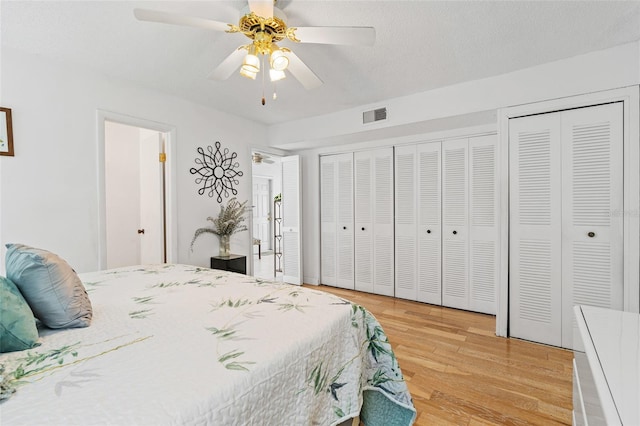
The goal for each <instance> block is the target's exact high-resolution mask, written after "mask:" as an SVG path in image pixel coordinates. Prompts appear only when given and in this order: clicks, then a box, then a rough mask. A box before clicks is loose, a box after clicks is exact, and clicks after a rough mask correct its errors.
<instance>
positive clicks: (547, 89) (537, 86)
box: [269, 42, 640, 149]
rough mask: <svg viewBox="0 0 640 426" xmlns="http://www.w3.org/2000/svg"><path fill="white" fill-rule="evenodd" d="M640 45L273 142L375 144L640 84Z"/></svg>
mask: <svg viewBox="0 0 640 426" xmlns="http://www.w3.org/2000/svg"><path fill="white" fill-rule="evenodd" d="M639 44H640V43H639V42H634V43H628V44H624V45H620V46H616V47H613V48H611V49H606V50H600V51H596V52H591V53H587V54H584V55H579V56H575V57H573V58H568V59H564V60H560V61H555V62H550V63H548V64H544V65H540V66H537V67H531V68H526V69H523V70H519V71H514V72H511V73H507V74H502V75H499V76H495V77H489V78H485V79H482V80H475V81H470V82H465V83H461V84H456V85H453V86H448V87H443V88H440V89H436V90H430V91H427V92H421V93H415V94H413V95H409V96H404V97H400V98H394V99H389V100H385V101H381V102H378V103H375V104H370V105H363V106H361V107H357V108H352V109H348V110H343V111H338V112H335V113H332V114H328V115H323V116H318V117H312V118H307V119H302V120H296V121H290V122H285V123H280V124H276V125H273V126H271V127H270V128H269V142H270V145H271V146H274V147H278V148H281V149H307V148H313V147H314V146H320V145H339V144H343V143H354V142H361V141H367V140H375V139H380V138H381V137H391V136H393V134H402V131H403V127H404V126H407V125H411V126H416V124H417V123H425V122H429V121H431V120H435V119H441V118H444V117H452V116H461V115H464V114H470V115H469V118H470V119H473V113H478V112H482V111H490V110H496V109H498V108H502V107H506V106H512V105H519V104H524V103H530V102H537V101H542V100H546V99H554V98H559V97H566V96H573V95H579V94H583V93H588V92H594V91H600V90H606V89H611V88H617V87H624V86H629V85H633V84H638V81H639V77H638V76H639V75H640V45H639ZM383 106H384V107H387V113H388V119H387V120H386V121H384V122H378V123H372V124H367V125H363V124H362V112H363V111H367V110H370V109H374V108H378V107H383ZM471 124H481V123H478V122H474V123H470V125H471ZM389 130H390V131H389ZM359 135H363V136H362V137H361V136H359ZM380 135H384V136H380Z"/></svg>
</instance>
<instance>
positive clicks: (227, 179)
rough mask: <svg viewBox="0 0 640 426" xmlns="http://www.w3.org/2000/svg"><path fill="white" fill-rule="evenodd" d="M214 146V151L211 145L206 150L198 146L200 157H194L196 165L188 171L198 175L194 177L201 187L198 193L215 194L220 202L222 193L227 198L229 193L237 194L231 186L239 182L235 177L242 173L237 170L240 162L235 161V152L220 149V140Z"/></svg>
mask: <svg viewBox="0 0 640 426" xmlns="http://www.w3.org/2000/svg"><path fill="white" fill-rule="evenodd" d="M215 146H216V149H215V152H214V150H213V147H211V145H209V146H208V147H207V152H205V150H204V148H202V147H198V154H200V155H201V156H202V158H200V157H198V158H196V164H197V165H198V167H192V168H191V170H189V172H191V174H192V175H199V176H198V177H196V184H197V185H202V187H201V188H199V189H198V194H200V195H203V194H205V193H207V194H208V195H209V197H213V195H214V194H217V196H218V197H217V200H218V202H219V203H221V202H222V196H223V195H224V196H225V197H226V198H229V195H234V196H235V195H237V194H238V190H237V189H235V188H234V187H233V186H234V185H238V183H240V182H239V181H238V179H237V178H238V177H240V176H242V174H243V173H242V172H241V171H240V170H238V167H240V164H239V163H238V162H237V161H235V159H236V158H237V157H238V154H237V153H235V152H231V153H230V151H229V148H224V149H223V150H222V151H220V142H216V143H215Z"/></svg>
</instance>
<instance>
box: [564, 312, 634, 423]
mask: <svg viewBox="0 0 640 426" xmlns="http://www.w3.org/2000/svg"><path fill="white" fill-rule="evenodd" d="M574 314H575V318H576V323H577V326H578V327H577V331H576V335H575V336H574V343H575V348H576V350H575V351H574V359H573V424H574V425H629V426H636V425H640V315H638V314H635V313H631V312H622V311H615V310H611V309H603V308H595V307H591V306H576V307H575V308H574Z"/></svg>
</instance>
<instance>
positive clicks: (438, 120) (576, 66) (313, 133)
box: [269, 42, 640, 284]
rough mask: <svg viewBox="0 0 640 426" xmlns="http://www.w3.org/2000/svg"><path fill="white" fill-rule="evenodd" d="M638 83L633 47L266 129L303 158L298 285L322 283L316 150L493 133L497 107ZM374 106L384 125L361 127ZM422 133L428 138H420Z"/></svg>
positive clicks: (639, 63)
mask: <svg viewBox="0 0 640 426" xmlns="http://www.w3.org/2000/svg"><path fill="white" fill-rule="evenodd" d="M637 84H640V43H638V42H636V43H630V44H625V45H621V46H617V47H614V48H611V49H607V50H602V51H597V52H592V53H588V54H585V55H581V56H576V57H574V58H569V59H565V60H561V61H556V62H552V63H549V64H545V65H541V66H538V67H533V68H528V69H524V70H520V71H516V72H512V73H508V74H504V75H500V76H496V77H491V78H487V79H483V80H478V81H472V82H467V83H462V84H458V85H455V86H450V87H445V88H442V89H437V90H432V91H429V92H424V93H417V94H414V95H411V96H406V97H403V98H396V99H391V100H389V101H386V102H381V103H379V104H375V105H369V106H363V107H362V108H354V109H351V110H347V111H340V112H337V113H334V114H331V115H325V116H321V117H314V118H310V119H305V120H298V121H295V122H288V123H282V124H278V125H274V126H271V127H270V128H269V139H270V144H271V145H272V146H277V147H279V148H281V149H287V148H288V149H295V148H297V151H296V153H297V154H300V155H301V156H302V159H303V169H302V174H303V178H302V180H303V182H302V184H303V221H304V223H305V227H304V231H303V236H302V238H303V242H304V243H303V244H304V246H303V247H304V265H303V269H304V281H305V282H306V283H310V284H315V283H318V282H319V279H320V231H319V229H320V222H319V209H320V208H319V203H320V201H319V185H320V183H319V165H318V164H319V155H320V154H321V153H331V152H343V151H349V150H358V149H364V148H366V147H379V146H393V145H397V144H402V143H413V142H418V141H426V140H433V139H439V138H442V137H444V138H447V137H454V136H456V135H457V136H464V135H472V134H476V133H478V132H480V133H486V132H495V131H496V128H497V123H496V115H495V110H496V109H498V108H501V107H506V106H511V105H518V104H526V103H531V102H537V101H540V100H545V99H555V98H561V97H566V96H572V95H577V94H582V93H590V92H596V91H601V90H607V89H612V88H618V87H625V86H630V85H637ZM378 106H387V108H388V114H389V117H390V118H389V120H388V121H386V122H383V123H382V124H380V123H375V125H374V126H370V125H366V126H363V125H362V124H361V123H362V111H365V110H368V109H371V108H374V107H378ZM468 125H471V126H472V127H467V126H468ZM425 129H426V130H427V131H429V133H424V131H425ZM421 132H422V133H421ZM433 132H435V133H433ZM274 141H278V142H277V143H276V142H274Z"/></svg>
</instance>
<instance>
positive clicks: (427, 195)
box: [416, 142, 442, 305]
mask: <svg viewBox="0 0 640 426" xmlns="http://www.w3.org/2000/svg"><path fill="white" fill-rule="evenodd" d="M441 152H442V144H441V143H440V142H432V143H425V144H421V145H418V147H417V160H418V163H417V164H418V175H417V177H418V178H417V185H418V191H417V195H418V204H417V205H418V209H417V210H418V215H417V220H418V227H417V229H416V235H417V239H418V261H417V265H418V288H417V290H418V293H417V300H418V301H420V302H426V303H431V304H434V305H441V304H442V232H441V227H442V224H441V215H442V208H441V204H442V202H441V198H442V197H441V195H442V188H441V175H442V173H441Z"/></svg>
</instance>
